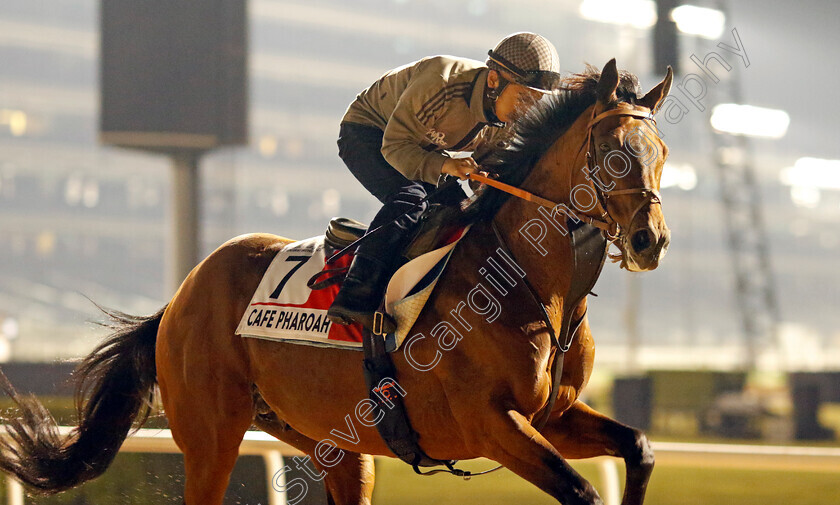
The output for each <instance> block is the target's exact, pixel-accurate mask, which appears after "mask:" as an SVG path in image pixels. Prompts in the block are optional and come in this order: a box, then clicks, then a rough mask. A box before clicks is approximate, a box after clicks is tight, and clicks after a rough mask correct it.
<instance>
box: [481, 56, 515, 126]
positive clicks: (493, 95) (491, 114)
mask: <svg viewBox="0 0 840 505" xmlns="http://www.w3.org/2000/svg"><path fill="white" fill-rule="evenodd" d="M491 70H493V71H495V72H496V75H498V76H499V84H498V85H496V87H495V88H491V87H488V88H487V100H488V103H487V105H486V106H485V108H484V109H485V111H484V112H485V115H486V116H487V119H488V120H489V121H490V123H501V121H500V120H499V118H498V116H496V100H498V99H499V96H501V94H502V91H504V90H505V88H506V87H507V85H508V84H510V81H509V80H507V79H506V78H505V76H503V75H502V73H501V72H500V71H498V70H496V69H491Z"/></svg>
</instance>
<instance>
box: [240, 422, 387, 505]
mask: <svg viewBox="0 0 840 505" xmlns="http://www.w3.org/2000/svg"><path fill="white" fill-rule="evenodd" d="M254 424H255V425H256V426H257V427H258V428H259V429H261V430H263V431H265V432H266V433H268V434H270V435H272V436H274V437H276V438H277V439H279V440H282V441H283V442H286V443H287V444H289V445H291V446H292V447H295V448H296V449H299V450H301V451H303V452H304V453H306V454H309V460H310V461H309V462H305V463H304V462H301V461H300V460H298V461H295V464H296V465H297V464H298V463H300V464H307V465H310V464H314V466H315V469H316V472H317V473H316V474H317V475H323V479H324V485H325V486H326V488H327V499H328V501H329V503H330V505H370V504H371V497H372V496H373V483H374V469H373V456H370V455H368V454H358V453H352V452H348V451H343V452H344V456H343V457H342V458H341V461H340V462H339V463H338V464H336V465H335V466H333V467H330V468H323V467H321V466H320V465H319V464H318V463H317V461H313V458H312V455H313V454H314V452H315V446H316V445H317V442H316V441H315V440H312V439H310V438H307V437H304V436H303V435H301V434H300V433H298V432H297V431H295V430H294V429H293V428H292V427H291V426H289V425H288V424H286V423H285V422H283V421H282V420H280V419H278V418H277V416H276V415H274V413H273V412H272V413H270V414H268V415H259V416H257V417H256V418H255V419H254Z"/></svg>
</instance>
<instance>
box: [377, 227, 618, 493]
mask: <svg viewBox="0 0 840 505" xmlns="http://www.w3.org/2000/svg"><path fill="white" fill-rule="evenodd" d="M567 225H568V227H569V231H570V233H569V241H570V245H571V247H572V251H573V257H574V268H573V273H572V282H571V286H570V288H569V292H568V293H567V295H566V297H565V301H564V306H563V319H562V323H561V326H560V331H559V332H557V331H555V328H554V326H553V325H552V323H551V320H550V318H549V316H548V312H547V311H546V309H545V304H544V303H542V301H541V300H540V298H539V296H538V295H537V292H536V290H535V289H534V288H533V286H532V285H531V284H530V282H529V281H528V279H523V281H525V282H524V283H525V286H526V287H527V288H528V291H529V292H530V294H531V298H532V300H533V301H534V303H535V304H536V305H537V307H538V308H539V309H540V311H541V317H542V319H543V321H544V322H545V325H546V329H547V330H548V331H549V334H550V335H551V342H552V347H553V348H554V352H555V354H554V360H553V361H552V364H551V389H550V393H549V398H548V403H547V404H546V406H545V407H544V408H543V409H542V412H541V413H540V414H539V417H538V418H535V421H536V422H535V423H534V427H535V428H536V429H537V430H541V429H542V428H543V427H545V424H546V423H547V422H548V419H549V417H550V415H551V411H552V410H553V408H554V403H555V402H556V400H557V392H558V390H559V388H560V379H561V377H562V375H563V362H564V357H565V354H566V351H568V350H569V347H570V346H571V344H572V339H573V338H574V335H575V334H576V333H577V331H578V329H579V328H580V326H581V325H582V324H583V321H584V319H585V316H586V314H585V313H584V315H583V316H581V317H580V318H579V319H578V320H577V321H572V316H573V314H574V308H575V307H577V306H578V304H580V302H581V301H583V299H584V297H586V295H587V294H589V292H590V291H591V290H592V288H593V287H594V286H595V282H596V281H597V280H598V277H599V276H600V274H601V269H602V268H603V266H604V261H605V260H606V256H607V245H608V244H607V239H606V238H605V237H604V235H603V234H602V233H601V231H600V230H599V229H597V228H595V227H594V226H590V225H587V224H585V223H581V222H577V223H576V222H574V221H572V220H571V219H569V220H568V221H567ZM492 229H493V232H494V233H495V235H496V238H497V240H498V242H499V245H500V246H501V247H502V249H503V250H504V251H505V253H506V254H508V255H509V256H510V257H511V259H513V261H514V262H516V256H514V254H513V251H511V250H510V247H508V245H507V242H506V241H505V239H504V237H503V236H502V234H501V233H500V232H499V229H498V227H497V226H496V223H495V221H494V222H493V223H492ZM362 346H363V349H364V375H365V382H367V386H368V394H369V398H370V399H371V400H372V401H373V403H374V411H373V414H374V417H379V416H380V414H379V413H380V412H381V413H382V419H381V420H380V421H379V422H378V423H377V424H376V429H377V431H378V432H379V435H380V436H381V437H382V439H383V440H384V441H385V444H386V445H387V446H388V448H389V449H390V450H391V452H393V453H394V454H395V455H396V456H397V457H398V458H400V459H401V460H403V461H405V462H406V463H408V464H409V465H411V467H412V468H413V469H414V471H415V472H416V473H418V474H420V475H433V474H436V473H440V472H446V473H451V474H453V475H456V476H459V477H463V478H465V479H469V478H470V477H472V476H477V475H483V474H487V473H490V472H493V471H496V470H498V469H499V468H501V466H498V467H495V468H492V469H490V470H485V471H483V472H475V473H473V472H469V471H465V470H460V469H458V468H455V466H454V465H455V464H456V463H457V461H452V460H439V459H435V458H432V457H429V456H428V455H427V454H426V453H425V452H424V451H423V449H422V448H421V447H420V444H419V442H418V434H417V432H416V431H414V429H413V428H412V427H411V421H410V420H409V418H408V413H407V412H406V410H405V404H404V403H403V401H402V396H403V394H404V393H405V392H404V391H402V392H401V391H400V390H401V386H400V385H399V383H398V382H397V380H396V375H397V372H396V368H395V367H394V363H393V361H392V360H391V356H390V355H389V354H388V353H387V352H386V351H385V340H384V336H383V335H376V334H374V333H373V332H371V331H368V330H367V329H365V330H364V332H363V339H362ZM401 393H402V394H401ZM537 419H539V420H537ZM435 466H442V467H444V468H441V469H436V470H431V471H426V472H424V471H422V470H420V468H421V467H435Z"/></svg>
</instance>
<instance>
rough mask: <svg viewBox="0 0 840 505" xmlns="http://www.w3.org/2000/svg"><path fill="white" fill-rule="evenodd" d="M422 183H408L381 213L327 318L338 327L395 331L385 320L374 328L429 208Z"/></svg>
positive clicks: (392, 321)
mask: <svg viewBox="0 0 840 505" xmlns="http://www.w3.org/2000/svg"><path fill="white" fill-rule="evenodd" d="M426 194H427V193H426V188H425V187H424V186H423V184H422V183H419V182H409V181H406V185H405V186H403V187H402V188H401V189H400V191H399V192H398V193H396V194H394V195H392V196H391V197H390V198H389V199H388V200H387V201H386V202H385V205H383V206H382V208H381V209H379V212H377V213H376V216H375V217H374V218H373V221H371V223H370V229H371V230H377V231H375V232H373V233H372V234H370V235H368V236H366V237H365V238H364V239H363V240H362V242H361V244H359V249H358V250H357V251H356V257H355V258H353V263H351V264H350V270H349V271H348V272H347V276H346V277H345V280H344V284H343V285H342V286H341V291H339V293H338V296H336V298H335V301H333V304H332V307H330V310H329V311H327V317H329V318H330V320H331V321H333V322H334V323H338V324H350V323H352V322H357V323H361V324H362V326H364V327H365V328H367V329H369V330H372V331H376V330H381V332H382V333H391V332H392V331H394V330H395V329H396V324H395V323H394V320H393V319H391V318H390V317H388V316H387V315H385V314H383V316H385V317H384V318H383V321H382V327H381V328H374V313H375V312H376V310H377V309H378V308H379V305H380V303H381V302H382V297H383V295H384V294H385V288H387V287H388V281H389V280H390V279H391V275H392V274H393V273H394V271H396V269H397V268H398V267H399V258H400V254H401V253H402V251H403V249H404V248H405V246H407V245H408V242H409V241H410V240H411V238H412V236H413V235H414V234H413V232H414V230H416V228H417V223H418V222H419V220H420V216H421V215H422V214H423V212H424V211H425V210H426V209H427V208H428V204H427V203H426V202H425V201H424V199H425V197H426Z"/></svg>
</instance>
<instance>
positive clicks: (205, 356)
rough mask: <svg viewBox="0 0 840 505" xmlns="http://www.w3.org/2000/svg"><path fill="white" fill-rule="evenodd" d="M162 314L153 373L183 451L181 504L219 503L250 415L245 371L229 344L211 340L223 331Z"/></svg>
mask: <svg viewBox="0 0 840 505" xmlns="http://www.w3.org/2000/svg"><path fill="white" fill-rule="evenodd" d="M182 305H183V304H182ZM171 308H172V305H170V309H171ZM177 308H178V307H176V310H177ZM168 315H170V316H171V318H169V319H167V318H166V317H164V319H163V321H162V322H161V330H160V332H159V333H158V347H157V372H158V383H159V385H160V391H161V398H162V400H163V407H164V412H165V413H166V417H167V419H168V420H169V427H170V428H171V430H172V438H173V439H175V443H176V444H178V447H179V448H180V449H181V451H182V452H183V453H184V470H185V473H186V479H185V483H184V502H185V503H186V505H221V504H222V501H223V499H224V495H225V490H226V489H227V485H228V481H229V480H230V473H231V471H232V470H233V467H234V465H235V463H236V459H237V457H238V455H239V445H240V443H241V442H242V438H243V436H244V435H245V431H247V429H248V427H249V426H250V425H251V420H252V419H253V417H254V405H253V401H252V398H251V390H250V384H249V383H248V379H247V373H246V371H245V370H243V366H242V365H241V364H240V363H241V362H242V360H238V359H237V358H236V355H237V354H239V353H238V352H237V349H236V348H235V346H231V345H227V346H224V347H223V346H222V345H221V344H219V343H217V342H218V341H219V340H222V338H223V335H224V333H226V332H225V331H224V330H223V329H219V328H218V327H217V326H213V325H212V324H209V322H208V323H205V324H202V323H203V321H196V319H197V318H195V317H192V318H189V317H184V314H182V313H174V314H168ZM176 315H177V316H178V317H177V318H176V317H175V316H176ZM181 321H191V322H192V323H193V325H194V326H192V325H187V324H185V323H181ZM214 329H215V330H216V331H213V330H214ZM176 330H181V331H176ZM227 338H229V339H231V340H232V339H233V338H235V337H233V335H230V336H229V337H227ZM214 340H215V341H216V342H214ZM208 341H209V342H208ZM214 347H215V348H217V349H219V351H218V352H215V351H212V349H213V348H214Z"/></svg>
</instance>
